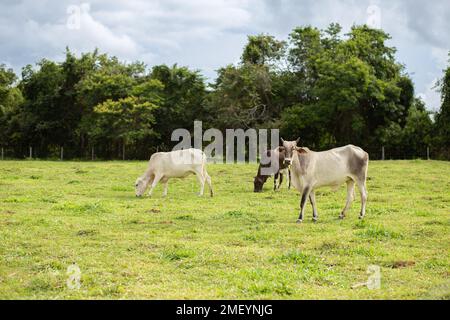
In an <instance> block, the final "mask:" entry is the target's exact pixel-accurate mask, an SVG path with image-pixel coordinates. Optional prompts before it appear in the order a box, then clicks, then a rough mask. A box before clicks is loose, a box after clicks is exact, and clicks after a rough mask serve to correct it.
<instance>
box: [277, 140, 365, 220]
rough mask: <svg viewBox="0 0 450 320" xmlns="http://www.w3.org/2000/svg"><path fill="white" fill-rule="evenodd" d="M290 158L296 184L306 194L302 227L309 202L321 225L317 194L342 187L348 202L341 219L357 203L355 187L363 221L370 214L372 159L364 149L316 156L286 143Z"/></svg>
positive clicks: (284, 142)
mask: <svg viewBox="0 0 450 320" xmlns="http://www.w3.org/2000/svg"><path fill="white" fill-rule="evenodd" d="M283 145H284V147H285V148H286V152H287V158H289V156H290V155H292V166H291V176H292V184H293V185H294V187H295V188H297V190H298V191H300V193H301V194H302V197H301V201H300V216H299V218H298V220H297V222H298V223H301V222H302V221H303V214H304V211H305V206H306V201H307V199H308V198H309V200H310V202H311V206H312V208H313V220H314V221H317V219H318V215H317V208H316V197H315V190H316V189H317V188H320V187H324V186H332V187H338V186H340V185H342V184H343V183H346V184H347V202H346V204H345V207H344V209H343V210H342V212H341V214H340V216H339V218H340V219H343V218H344V217H345V213H346V211H347V210H348V209H349V208H350V205H351V203H352V201H353V195H354V188H355V183H356V184H357V185H358V188H359V191H360V194H361V212H360V216H359V218H360V219H363V218H364V216H365V214H366V202H367V188H366V179H367V169H368V167H369V155H368V154H367V152H365V151H364V150H363V149H361V148H359V147H355V146H353V145H348V146H345V147H341V148H336V149H332V150H328V151H323V152H314V151H311V150H309V149H308V148H305V147H302V148H300V147H297V144H296V142H295V141H293V142H292V141H291V142H287V141H283Z"/></svg>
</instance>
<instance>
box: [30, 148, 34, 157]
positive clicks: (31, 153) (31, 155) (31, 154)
mask: <svg viewBox="0 0 450 320" xmlns="http://www.w3.org/2000/svg"><path fill="white" fill-rule="evenodd" d="M30 159H33V147H30Z"/></svg>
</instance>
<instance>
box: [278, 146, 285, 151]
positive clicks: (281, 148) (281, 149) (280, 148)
mask: <svg viewBox="0 0 450 320" xmlns="http://www.w3.org/2000/svg"><path fill="white" fill-rule="evenodd" d="M278 150H279V151H286V148H285V147H282V146H281V147H278Z"/></svg>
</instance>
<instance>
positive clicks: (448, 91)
mask: <svg viewBox="0 0 450 320" xmlns="http://www.w3.org/2000/svg"><path fill="white" fill-rule="evenodd" d="M449 56H450V52H449ZM449 63H450V60H449ZM438 86H439V89H440V92H441V108H440V110H439V112H438V113H437V114H436V123H435V128H436V129H435V132H436V144H437V147H438V149H439V153H440V155H441V157H443V158H446V159H450V66H449V67H448V68H447V69H446V70H445V71H444V77H443V78H442V79H441V81H439V83H438Z"/></svg>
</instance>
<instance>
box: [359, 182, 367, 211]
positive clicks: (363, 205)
mask: <svg viewBox="0 0 450 320" xmlns="http://www.w3.org/2000/svg"><path fill="white" fill-rule="evenodd" d="M358 188H359V193H361V213H360V214H359V218H360V219H364V216H365V215H366V202H367V188H366V182H365V181H364V180H362V181H358Z"/></svg>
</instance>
